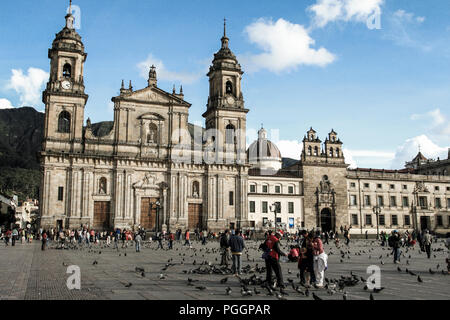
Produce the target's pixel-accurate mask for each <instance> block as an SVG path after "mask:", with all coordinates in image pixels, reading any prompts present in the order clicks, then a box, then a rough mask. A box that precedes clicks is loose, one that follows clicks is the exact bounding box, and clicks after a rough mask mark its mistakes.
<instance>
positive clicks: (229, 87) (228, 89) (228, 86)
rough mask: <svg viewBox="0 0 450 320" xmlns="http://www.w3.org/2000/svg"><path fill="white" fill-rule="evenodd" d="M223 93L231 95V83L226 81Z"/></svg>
mask: <svg viewBox="0 0 450 320" xmlns="http://www.w3.org/2000/svg"><path fill="white" fill-rule="evenodd" d="M225 92H226V93H227V94H233V83H231V81H227V84H226V89H225Z"/></svg>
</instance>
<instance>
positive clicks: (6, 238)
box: [5, 229, 11, 247]
mask: <svg viewBox="0 0 450 320" xmlns="http://www.w3.org/2000/svg"><path fill="white" fill-rule="evenodd" d="M10 238H11V230H9V229H8V230H7V231H6V232H5V245H6V247H7V246H9V239H10Z"/></svg>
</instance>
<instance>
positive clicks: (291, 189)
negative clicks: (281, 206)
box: [288, 186, 294, 194]
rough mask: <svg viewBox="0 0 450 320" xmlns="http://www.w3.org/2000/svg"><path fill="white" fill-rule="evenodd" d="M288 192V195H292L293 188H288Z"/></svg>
mask: <svg viewBox="0 0 450 320" xmlns="http://www.w3.org/2000/svg"><path fill="white" fill-rule="evenodd" d="M288 190H289V191H288V192H289V194H294V187H292V186H290V187H289V188H288Z"/></svg>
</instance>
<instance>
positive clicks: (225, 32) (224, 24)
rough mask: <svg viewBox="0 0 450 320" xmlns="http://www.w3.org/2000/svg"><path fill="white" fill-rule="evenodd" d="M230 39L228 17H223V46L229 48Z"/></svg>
mask: <svg viewBox="0 0 450 320" xmlns="http://www.w3.org/2000/svg"><path fill="white" fill-rule="evenodd" d="M229 40H230V39H228V37H227V19H226V18H224V19H223V37H222V48H228V41H229Z"/></svg>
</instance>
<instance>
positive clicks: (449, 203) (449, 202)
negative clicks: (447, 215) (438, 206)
mask: <svg viewBox="0 0 450 320" xmlns="http://www.w3.org/2000/svg"><path fill="white" fill-rule="evenodd" d="M447 209H450V198H447Z"/></svg>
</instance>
